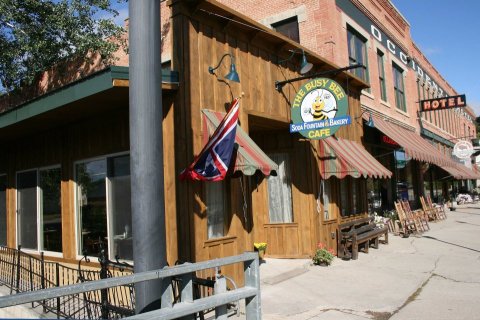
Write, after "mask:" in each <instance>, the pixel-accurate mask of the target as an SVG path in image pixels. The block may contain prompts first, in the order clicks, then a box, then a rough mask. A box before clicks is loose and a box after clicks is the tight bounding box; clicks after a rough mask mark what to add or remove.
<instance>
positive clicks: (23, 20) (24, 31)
mask: <svg viewBox="0 0 480 320" xmlns="http://www.w3.org/2000/svg"><path fill="white" fill-rule="evenodd" d="M126 1H127V0H116V2H117V3H121V2H126ZM117 15H118V12H117V11H116V10H115V9H114V8H113V6H112V3H111V1H110V0H53V1H52V0H1V1H0V48H1V50H0V85H1V86H2V87H3V88H4V90H6V91H11V90H14V89H16V88H19V87H20V86H24V85H29V84H31V83H32V82H33V81H34V79H35V76H36V75H37V74H38V73H39V72H42V71H44V70H47V69H49V68H51V67H52V66H54V65H56V64H58V63H60V62H65V61H68V60H69V59H79V58H81V59H88V56H89V55H88V53H93V52H95V53H98V54H100V56H101V58H102V60H103V61H104V62H106V63H111V62H112V61H113V54H114V53H115V52H116V51H117V50H118V49H119V47H120V46H121V45H124V43H123V41H122V34H123V32H124V30H123V28H122V27H121V26H118V25H116V24H115V23H114V22H113V18H114V17H115V16H117Z"/></svg>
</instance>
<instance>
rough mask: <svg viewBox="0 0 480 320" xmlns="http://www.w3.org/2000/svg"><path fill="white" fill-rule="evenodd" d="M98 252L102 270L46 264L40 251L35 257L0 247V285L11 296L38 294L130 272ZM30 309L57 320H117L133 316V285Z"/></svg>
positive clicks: (46, 301) (40, 302)
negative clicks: (38, 310)
mask: <svg viewBox="0 0 480 320" xmlns="http://www.w3.org/2000/svg"><path fill="white" fill-rule="evenodd" d="M102 253H103V251H101V253H100V257H99V262H100V265H101V268H100V269H99V268H87V267H86V266H84V265H82V262H83V261H84V260H85V261H89V260H88V258H87V257H84V258H83V259H81V260H80V261H79V262H78V267H77V268H74V267H69V266H65V265H62V264H60V263H58V262H51V261H45V259H44V255H43V252H42V253H40V257H39V258H37V257H35V256H32V255H30V254H28V253H26V252H23V251H21V247H20V246H19V247H18V249H12V248H8V247H3V246H0V285H4V286H6V287H8V288H9V289H10V295H12V293H14V292H15V293H16V294H15V295H13V296H18V294H20V293H23V292H38V291H39V290H43V289H50V288H56V287H62V286H68V285H72V284H76V283H82V282H89V281H96V280H100V279H102V278H110V277H116V276H122V275H128V274H132V273H133V267H132V266H129V265H127V264H124V263H120V262H118V261H117V262H113V261H110V260H108V259H106V258H105V257H104V255H102ZM31 303H32V308H35V307H38V306H42V307H43V311H44V312H45V313H46V312H51V313H54V314H56V315H57V318H70V319H85V318H88V319H99V318H103V319H106V318H120V317H126V316H130V315H133V314H135V311H134V306H135V300H134V290H133V285H127V286H121V287H116V288H113V289H111V290H109V291H103V292H102V291H92V292H88V293H81V294H75V295H69V296H62V297H56V298H55V299H39V300H36V301H32V302H31Z"/></svg>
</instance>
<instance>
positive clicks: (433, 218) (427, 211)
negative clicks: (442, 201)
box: [420, 196, 440, 221]
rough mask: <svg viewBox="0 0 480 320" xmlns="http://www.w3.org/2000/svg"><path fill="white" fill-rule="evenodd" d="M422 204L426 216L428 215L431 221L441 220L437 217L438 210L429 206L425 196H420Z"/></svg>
mask: <svg viewBox="0 0 480 320" xmlns="http://www.w3.org/2000/svg"><path fill="white" fill-rule="evenodd" d="M420 202H421V203H422V209H423V212H424V214H425V215H427V217H428V219H429V220H430V221H437V220H439V219H440V218H439V217H438V215H437V210H436V209H435V208H432V207H430V206H429V205H428V203H427V201H425V198H424V197H423V196H420Z"/></svg>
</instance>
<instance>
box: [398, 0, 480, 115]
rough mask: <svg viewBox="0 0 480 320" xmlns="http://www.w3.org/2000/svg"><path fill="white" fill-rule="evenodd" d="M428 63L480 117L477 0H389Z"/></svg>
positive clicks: (479, 5) (479, 21)
mask: <svg viewBox="0 0 480 320" xmlns="http://www.w3.org/2000/svg"><path fill="white" fill-rule="evenodd" d="M391 2H392V3H393V4H394V6H395V7H396V8H397V9H398V11H400V13H401V14H402V15H403V17H404V18H405V19H406V20H407V21H408V22H409V24H410V34H411V37H412V39H413V41H414V42H415V44H416V45H417V46H418V47H419V48H420V50H421V51H422V52H423V54H424V55H425V56H426V57H427V59H428V60H429V61H430V63H431V64H432V65H433V66H434V67H435V68H436V69H437V71H438V72H439V73H440V74H441V75H442V77H443V78H444V79H445V80H447V82H448V83H449V84H450V85H451V86H452V87H453V88H454V89H455V90H456V91H457V92H458V93H459V94H465V95H466V98H467V104H468V105H469V106H470V107H472V108H473V110H474V111H475V114H476V115H477V116H480V1H478V0H459V1H452V0H391Z"/></svg>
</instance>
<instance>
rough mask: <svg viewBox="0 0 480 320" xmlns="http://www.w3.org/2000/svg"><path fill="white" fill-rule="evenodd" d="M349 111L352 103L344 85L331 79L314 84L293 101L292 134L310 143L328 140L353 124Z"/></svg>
mask: <svg viewBox="0 0 480 320" xmlns="http://www.w3.org/2000/svg"><path fill="white" fill-rule="evenodd" d="M347 110H348V99H347V96H346V95H345V91H343V88H342V86H341V85H340V84H338V83H337V82H335V81H333V80H331V79H327V78H317V79H313V80H310V81H309V82H307V83H306V84H304V85H303V86H302V87H300V89H299V90H298V92H297V95H296V96H295V99H294V100H293V105H292V109H291V116H292V123H291V124H290V132H291V133H293V132H299V133H300V134H301V135H302V136H304V137H306V138H308V139H314V140H319V139H325V138H327V137H330V136H331V135H333V134H334V133H335V132H337V130H338V129H340V127H342V126H344V125H347V124H350V123H351V119H350V116H348V115H347Z"/></svg>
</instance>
